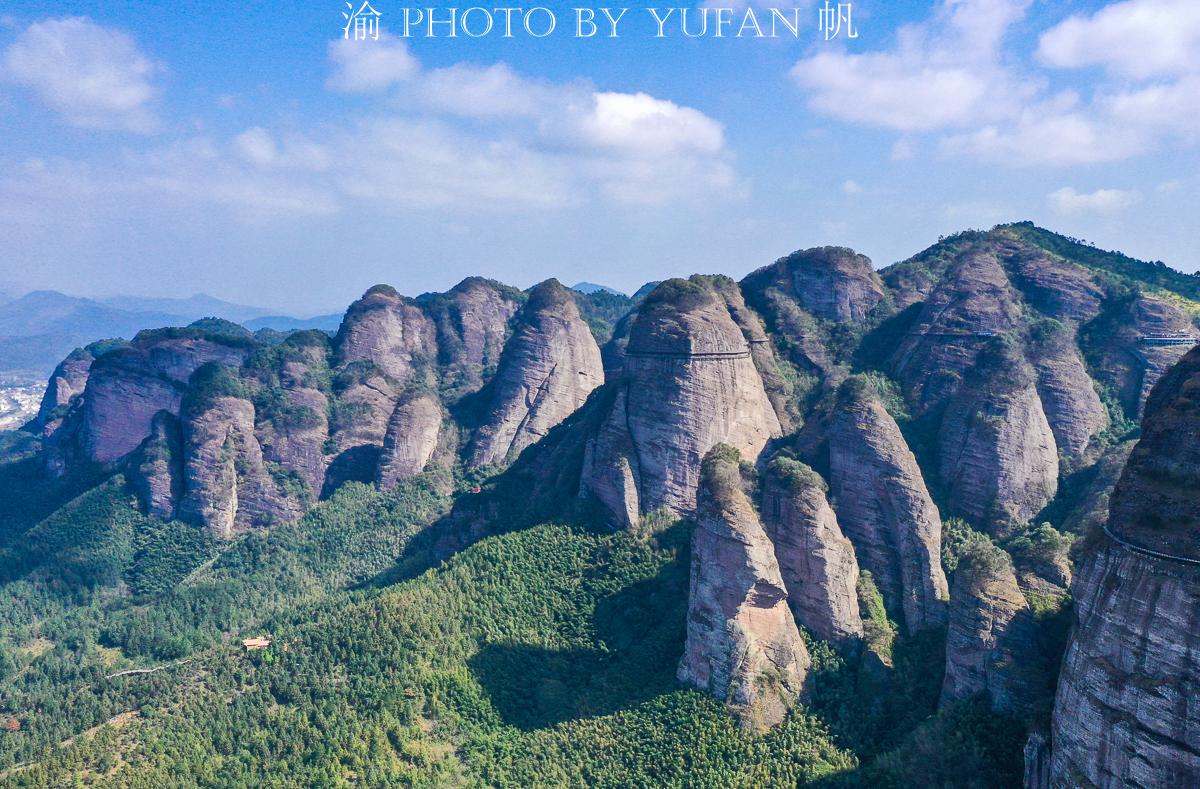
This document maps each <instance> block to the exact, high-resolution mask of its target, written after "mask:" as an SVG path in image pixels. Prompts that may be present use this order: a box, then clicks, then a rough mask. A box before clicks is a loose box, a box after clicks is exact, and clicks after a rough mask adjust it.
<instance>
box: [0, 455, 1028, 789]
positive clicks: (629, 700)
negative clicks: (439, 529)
mask: <svg viewBox="0 0 1200 789" xmlns="http://www.w3.org/2000/svg"><path fill="white" fill-rule="evenodd" d="M9 457H10V458H12V459H11V460H10V461H9V462H7V463H6V464H4V465H2V466H0V491H2V492H3V494H4V495H5V498H6V501H8V502H10V504H11V505H12V506H9V507H7V508H6V512H5V518H6V522H5V524H4V526H5V532H4V542H3V563H2V567H3V579H4V588H3V594H2V595H0V693H2V696H0V704H2V709H0V719H2V724H0V729H2V730H0V785H4V786H14V787H69V786H98V787H101V786H112V787H117V786H120V787H126V786H128V787H152V786H153V787H158V786H164V785H167V786H209V787H216V786H222V787H225V786H227V787H244V786H264V787H266V786H314V787H341V786H372V787H376V786H378V787H391V786H397V787H399V786H511V787H517V786H522V787H524V786H612V787H616V786H621V787H627V786H645V787H659V786H713V787H716V786H721V787H733V786H745V787H751V786H753V787H758V786H810V785H811V786H828V787H852V786H914V785H923V786H935V785H945V786H968V785H969V786H1009V785H1013V783H1014V782H1015V781H1018V780H1019V775H1020V769H1021V763H1020V746H1021V741H1022V738H1023V726H1022V724H1021V722H1018V721H1008V720H1005V719H1003V718H1000V717H997V716H995V715H993V714H992V713H990V712H989V711H988V709H987V704H986V702H985V701H983V700H980V701H978V702H975V701H968V702H966V703H962V704H959V705H956V706H953V707H950V708H947V709H943V710H942V711H941V712H936V711H935V708H936V704H937V697H938V690H939V688H940V684H941V675H940V671H938V670H937V668H936V667H937V666H938V665H939V664H940V661H941V659H942V658H941V652H942V645H941V641H940V636H939V635H937V634H936V633H935V634H933V635H929V634H925V635H924V636H922V637H921V638H920V639H916V640H912V641H906V640H905V639H903V638H899V639H898V638H897V637H896V629H895V627H894V626H893V625H891V624H890V623H888V622H887V621H886V614H885V613H883V609H882V605H879V604H877V605H874V606H872V605H871V603H870V600H867V601H866V602H867V605H865V606H864V610H866V611H868V612H873V618H874V619H875V620H876V621H874V622H873V625H874V627H873V628H871V629H870V631H869V632H871V633H875V634H883V635H882V636H881V638H882V641H883V642H886V644H885V646H886V649H882V648H881V649H876V648H875V647H874V646H871V647H870V648H869V649H868V651H866V652H865V653H864V654H863V655H861V656H852V655H845V654H839V653H838V652H836V651H835V650H834V649H833V648H832V647H830V646H829V645H828V644H825V643H823V642H819V641H816V640H814V639H811V638H809V639H808V640H809V645H810V651H811V653H812V655H813V660H814V666H813V679H812V682H811V683H810V684H811V690H810V693H809V696H808V698H807V699H806V701H805V704H804V705H803V706H802V707H799V708H797V709H796V710H795V711H794V712H793V713H792V714H791V716H790V717H789V719H788V720H787V722H786V723H785V724H784V725H783V726H781V727H780V728H778V729H776V730H774V731H772V732H770V733H768V734H766V735H763V736H751V735H748V734H745V733H743V732H741V731H740V730H739V729H738V728H737V727H736V725H735V723H734V721H733V719H732V718H731V717H730V716H729V715H728V714H727V713H726V711H725V709H724V706H723V705H722V704H721V703H719V702H718V701H717V700H714V699H711V698H709V697H707V696H705V695H703V694H701V693H699V692H696V691H693V690H685V689H683V688H682V687H681V686H680V685H679V684H678V683H677V682H676V680H675V671H676V666H677V662H678V660H679V656H680V654H681V650H682V644H683V638H684V630H685V615H686V609H687V584H688V569H687V568H688V561H689V558H688V549H689V543H690V538H689V529H690V525H689V524H688V523H686V522H682V521H679V522H655V527H654V528H653V529H652V530H639V531H623V532H618V533H610V532H607V531H601V530H597V529H595V528H592V527H591V526H590V525H589V524H587V523H546V524H541V525H537V526H534V527H532V528H524V529H519V530H516V531H512V532H509V533H506V534H501V535H499V536H494V537H490V538H487V539H484V540H482V541H481V542H478V543H476V544H474V545H472V546H470V547H468V548H467V549H466V550H464V551H462V552H460V553H458V554H456V555H455V556H453V557H452V558H450V559H449V560H447V561H444V562H439V563H437V564H436V566H432V567H428V568H425V569H421V568H422V566H423V565H424V564H426V562H423V561H420V560H419V559H420V558H421V557H410V556H408V555H407V554H406V549H407V548H409V546H410V538H412V537H413V536H414V535H415V534H417V533H419V532H420V531H421V530H422V528H423V527H424V526H425V525H426V524H429V523H430V522H431V521H434V520H436V519H437V518H438V517H439V516H440V515H442V514H443V513H445V512H446V511H447V509H448V507H449V505H450V499H449V498H448V497H447V496H445V495H444V494H442V493H439V492H438V491H439V490H445V489H446V480H445V479H441V478H438V477H437V476H436V475H433V474H427V475H424V476H422V477H418V478H416V479H413V480H411V481H408V482H407V483H405V484H403V485H402V486H401V487H399V488H397V489H396V490H394V491H391V492H388V493H383V492H380V491H378V490H377V489H375V488H373V487H370V486H366V485H362V484H358V483H349V484H347V485H345V486H343V487H342V488H341V489H340V490H339V491H338V492H337V493H336V494H335V495H334V496H333V497H332V498H330V499H329V500H328V501H324V502H322V503H320V504H319V505H317V506H316V507H315V508H314V509H313V510H312V511H310V512H309V513H308V514H307V515H306V516H305V517H304V518H303V519H302V520H300V521H299V522H298V523H296V524H293V525H286V526H280V527H277V528H275V529H272V530H270V531H269V532H254V533H251V534H247V535H244V536H242V537H240V538H239V539H238V540H236V541H235V542H234V543H232V544H230V545H228V546H227V547H225V548H224V549H223V550H221V551H218V550H217V546H215V545H214V544H213V543H211V542H210V541H209V540H208V538H206V537H205V536H203V532H202V531H200V530H198V529H196V528H194V527H192V526H188V525H185V524H182V523H176V522H161V521H156V520H154V519H151V518H147V517H145V516H143V515H142V514H140V513H139V511H138V510H137V508H136V507H135V498H134V496H133V494H132V492H131V491H130V490H129V489H128V486H127V485H126V484H125V482H124V481H123V479H122V478H121V477H119V476H117V477H113V478H110V479H108V480H107V481H105V482H103V484H100V485H98V486H96V487H94V488H91V489H90V490H88V491H87V492H84V493H82V494H79V495H74V494H76V493H77V491H76V490H72V489H69V488H63V487H60V486H58V485H57V484H56V483H51V482H45V481H40V479H41V478H40V476H39V475H38V474H37V473H36V471H35V470H34V469H33V468H32V466H31V465H30V464H31V463H32V462H33V461H32V460H31V459H29V458H25V459H22V453H20V452H17V451H11V452H10V453H9ZM964 544H965V543H964ZM868 594H869V592H868ZM876 594H877V593H876ZM880 620H882V621H880ZM252 636H254V637H264V638H266V639H269V640H270V641H271V644H270V646H269V647H268V648H266V649H262V650H248V649H246V648H245V647H244V646H243V645H242V641H241V640H242V639H243V638H249V637H252ZM964 776H972V777H971V778H970V779H969V780H967V779H964Z"/></svg>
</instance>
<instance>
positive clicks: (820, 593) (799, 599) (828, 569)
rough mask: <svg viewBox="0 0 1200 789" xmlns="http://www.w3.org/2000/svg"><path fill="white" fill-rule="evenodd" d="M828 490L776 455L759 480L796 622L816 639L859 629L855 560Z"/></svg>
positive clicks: (804, 470)
mask: <svg viewBox="0 0 1200 789" xmlns="http://www.w3.org/2000/svg"><path fill="white" fill-rule="evenodd" d="M826 492H827V487H826V485H825V481H824V480H823V479H821V477H820V476H819V475H818V474H817V473H816V472H815V471H813V470H812V469H811V468H809V467H808V466H806V465H804V464H803V463H800V462H798V461H795V460H791V459H789V458H783V457H779V458H776V459H775V460H773V461H771V463H770V465H769V466H768V468H767V475H766V479H765V481H764V483H763V504H762V520H763V525H764V526H765V527H766V531H767V536H768V537H770V539H771V542H772V543H773V544H774V546H775V556H776V558H777V559H778V560H779V570H780V573H781V575H782V576H783V582H784V584H785V586H786V587H787V593H788V603H789V604H790V605H791V608H792V612H793V613H794V614H795V616H796V621H797V622H799V623H800V624H801V625H804V626H805V627H807V628H808V629H809V630H811V631H812V632H813V633H814V634H815V635H816V636H817V637H818V638H824V639H827V640H831V641H845V640H846V639H851V638H858V637H861V636H862V634H863V624H862V618H861V616H860V614H859V610H858V592H857V589H858V560H857V559H856V558H855V555H854V546H853V545H852V544H851V543H850V541H849V540H847V539H846V538H845V537H844V536H843V535H842V530H841V529H840V528H839V527H838V522H837V516H836V515H834V512H833V509H832V508H831V507H830V506H829V502H828V500H826V498H825V494H826Z"/></svg>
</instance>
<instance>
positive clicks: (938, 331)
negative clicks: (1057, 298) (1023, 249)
mask: <svg viewBox="0 0 1200 789" xmlns="http://www.w3.org/2000/svg"><path fill="white" fill-rule="evenodd" d="M1020 320H1021V307H1020V299H1019V296H1018V294H1017V293H1016V292H1015V291H1014V290H1013V288H1012V286H1011V285H1010V284H1009V280H1008V276H1007V274H1006V273H1005V271H1004V268H1003V267H1002V266H1001V265H1000V261H999V260H998V259H997V258H996V255H995V252H994V251H993V250H992V249H991V248H990V247H989V246H987V245H982V246H980V247H977V248H974V249H972V250H971V251H970V252H968V253H964V254H963V255H962V256H961V257H960V258H958V259H957V261H956V262H955V264H954V265H953V267H952V268H951V269H950V270H949V271H948V272H947V273H946V275H945V277H944V278H943V279H942V280H940V281H939V283H938V284H937V286H936V287H935V288H934V289H933V292H932V293H930V294H929V298H928V299H927V300H926V301H925V303H924V305H923V306H922V307H921V312H920V315H919V317H918V318H917V321H916V324H915V326H914V327H913V329H912V331H911V332H909V334H908V335H907V336H906V337H905V338H904V339H903V341H902V342H901V343H900V345H899V347H898V348H897V349H896V352H895V353H894V354H893V356H892V367H893V369H894V370H895V372H896V375H897V377H898V378H899V380H900V382H901V384H902V385H903V387H904V391H905V395H906V396H907V397H908V400H909V402H910V403H913V404H914V406H915V408H916V413H917V415H923V414H926V413H929V412H932V411H936V410H937V409H938V408H940V407H941V406H943V405H944V404H945V403H946V402H947V401H948V400H949V399H950V397H952V396H953V395H954V393H955V392H956V391H957V390H958V387H959V385H960V384H961V382H962V379H963V377H964V376H965V375H966V373H967V371H968V370H969V369H970V368H971V367H972V366H973V365H974V364H975V357H976V356H977V355H978V353H979V351H980V350H982V349H983V348H984V347H985V346H986V345H987V344H988V342H989V341H990V339H991V338H993V337H994V336H995V335H997V334H1000V333H1003V332H1006V331H1009V330H1011V329H1013V328H1015V327H1016V326H1017V325H1018V324H1019V322H1020Z"/></svg>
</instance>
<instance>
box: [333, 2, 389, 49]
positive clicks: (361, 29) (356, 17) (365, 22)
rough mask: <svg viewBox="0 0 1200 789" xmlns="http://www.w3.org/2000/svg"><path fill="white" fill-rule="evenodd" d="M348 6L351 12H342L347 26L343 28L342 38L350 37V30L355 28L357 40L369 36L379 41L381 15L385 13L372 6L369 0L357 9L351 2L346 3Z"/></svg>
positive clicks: (355, 38)
mask: <svg viewBox="0 0 1200 789" xmlns="http://www.w3.org/2000/svg"><path fill="white" fill-rule="evenodd" d="M346 8H347V9H349V11H350V12H351V13H346V12H345V11H343V12H342V17H343V18H344V19H345V20H346V26H345V27H344V28H342V38H350V30H351V28H353V30H354V40H355V41H365V40H366V39H368V38H370V39H372V40H374V41H378V40H379V17H381V16H383V15H382V14H380V13H379V12H378V11H376V10H375V9H374V8H371V3H370V2H369V0H364V2H363V4H362V7H361V8H359V9H358V10H357V11H355V10H354V6H353V5H352V4H351V3H346Z"/></svg>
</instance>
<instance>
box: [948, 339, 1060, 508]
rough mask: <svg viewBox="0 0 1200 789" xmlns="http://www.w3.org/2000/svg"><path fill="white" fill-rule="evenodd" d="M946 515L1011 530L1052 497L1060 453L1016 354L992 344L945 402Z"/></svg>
mask: <svg viewBox="0 0 1200 789" xmlns="http://www.w3.org/2000/svg"><path fill="white" fill-rule="evenodd" d="M938 444H939V458H938V463H939V469H940V475H941V480H942V484H943V485H944V486H945V488H946V490H947V492H948V498H949V504H950V507H951V509H952V511H953V512H954V513H956V514H961V515H963V516H964V517H966V518H967V519H968V520H971V521H972V522H973V523H976V524H977V525H980V526H981V527H984V528H996V527H1000V526H1002V525H1015V524H1020V523H1023V522H1024V521H1027V520H1029V519H1030V518H1032V517H1033V516H1034V515H1036V514H1037V513H1038V511H1039V510H1041V509H1042V507H1044V506H1045V505H1046V504H1047V503H1048V502H1049V501H1050V500H1051V499H1052V498H1054V494H1055V492H1056V491H1057V490H1058V448H1057V444H1056V443H1055V440H1054V434H1053V432H1052V431H1051V430H1050V425H1049V423H1048V422H1047V421H1046V414H1045V412H1044V411H1043V410H1042V403H1041V400H1040V398H1039V397H1038V393H1037V383H1036V378H1035V375H1034V373H1033V371H1032V369H1031V368H1030V367H1029V365H1028V363H1027V362H1025V360H1024V359H1023V358H1022V357H1021V355H1020V353H1019V351H1018V350H1017V349H1016V348H1014V347H1012V346H1011V345H1009V344H1007V343H1003V342H1000V341H995V342H993V343H992V344H991V345H990V347H989V348H988V350H987V352H986V353H981V354H980V356H979V359H978V364H977V365H976V366H975V367H974V368H973V369H972V370H971V371H970V372H969V373H968V374H967V376H966V378H965V380H964V382H963V384H962V386H961V387H960V388H959V389H958V391H957V392H956V394H955V395H954V396H953V398H952V399H951V400H950V402H949V404H948V406H947V408H946V413H945V415H944V416H943V418H942V424H941V429H940V431H939V434H938Z"/></svg>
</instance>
